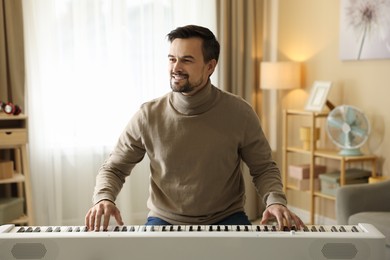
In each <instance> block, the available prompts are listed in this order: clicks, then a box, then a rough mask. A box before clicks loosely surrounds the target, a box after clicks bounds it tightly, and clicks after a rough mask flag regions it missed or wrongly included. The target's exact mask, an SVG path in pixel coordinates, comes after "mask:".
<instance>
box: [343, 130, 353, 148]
mask: <svg viewBox="0 0 390 260" xmlns="http://www.w3.org/2000/svg"><path fill="white" fill-rule="evenodd" d="M345 137H346V138H345V146H346V147H347V148H349V147H351V146H352V145H351V144H352V142H353V139H354V137H353V136H352V135H351V132H347V133H345Z"/></svg>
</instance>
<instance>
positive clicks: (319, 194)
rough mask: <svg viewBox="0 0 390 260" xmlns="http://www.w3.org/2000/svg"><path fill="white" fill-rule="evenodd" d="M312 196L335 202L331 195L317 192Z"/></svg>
mask: <svg viewBox="0 0 390 260" xmlns="http://www.w3.org/2000/svg"><path fill="white" fill-rule="evenodd" d="M314 196H316V197H321V198H324V199H328V200H336V197H335V196H331V195H328V194H325V193H322V192H319V191H317V192H314Z"/></svg>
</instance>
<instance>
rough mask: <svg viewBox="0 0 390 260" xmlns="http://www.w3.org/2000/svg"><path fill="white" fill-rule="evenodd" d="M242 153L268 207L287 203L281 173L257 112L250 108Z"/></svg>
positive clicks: (258, 191)
mask: <svg viewBox="0 0 390 260" xmlns="http://www.w3.org/2000/svg"><path fill="white" fill-rule="evenodd" d="M243 135H244V137H243V142H242V145H241V148H240V153H241V157H242V159H243V161H244V162H245V163H246V164H247V166H248V167H249V170H250V174H251V176H252V178H253V183H254V185H255V187H256V190H257V193H258V194H259V195H260V196H261V197H262V198H263V201H264V203H265V205H266V206H267V207H268V206H269V205H272V204H281V205H286V204H287V199H286V196H285V194H284V192H283V184H282V181H281V175H280V171H279V168H278V167H277V165H276V162H275V161H274V160H273V159H272V152H271V148H270V146H269V143H268V140H267V139H266V137H265V135H264V133H263V130H262V128H261V125H260V120H259V118H258V116H257V114H256V112H255V111H254V110H253V109H252V108H250V109H248V112H247V117H246V122H245V127H244V131H243Z"/></svg>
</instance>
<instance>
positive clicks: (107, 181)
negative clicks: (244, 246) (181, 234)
mask: <svg viewBox="0 0 390 260" xmlns="http://www.w3.org/2000/svg"><path fill="white" fill-rule="evenodd" d="M168 40H169V41H170V43H171V45H170V50H169V54H168V61H169V66H168V68H169V75H170V85H171V89H172V92H170V93H168V94H166V95H165V96H163V97H160V98H157V99H155V100H152V101H150V102H147V103H145V104H143V105H142V106H141V108H140V109H139V111H138V112H137V113H136V114H135V115H134V117H133V118H132V119H131V120H130V122H129V124H128V125H127V127H126V128H125V130H124V131H123V133H122V134H121V136H120V137H119V140H118V143H117V145H116V147H115V148H114V150H113V151H112V153H111V154H110V156H109V158H108V159H107V160H106V162H105V163H104V164H103V165H102V167H101V169H100V171H99V173H98V176H97V178H96V186H95V192H94V196H93V203H94V206H92V207H91V209H90V210H89V211H88V212H87V215H86V217H85V223H86V226H87V227H88V228H89V229H90V230H99V228H100V227H101V225H102V226H103V229H105V228H106V227H107V225H108V223H109V219H110V217H111V216H114V217H115V219H116V221H117V222H118V224H119V225H123V221H122V217H121V215H120V212H119V209H118V208H117V207H116V206H115V203H114V202H115V199H116V197H117V195H118V193H119V192H120V190H121V188H122V186H123V183H124V181H125V178H126V177H127V176H129V175H130V173H131V171H132V169H133V167H134V166H135V165H136V164H137V163H138V162H140V161H141V160H142V159H143V157H144V155H145V154H147V156H148V157H149V159H150V187H149V190H150V194H149V199H148V202H147V205H148V208H149V209H150V212H149V215H148V218H147V220H146V225H171V224H199V225H250V224H251V222H250V221H249V220H248V217H247V215H246V214H245V212H244V203H245V187H244V179H243V175H242V172H241V166H240V165H241V162H242V161H243V162H245V163H246V164H247V165H248V167H249V169H250V174H251V176H252V178H253V183H254V185H255V187H256V189H257V191H258V193H259V195H260V196H262V198H263V200H264V202H265V204H266V205H267V208H266V210H265V211H264V213H263V219H262V223H264V222H266V221H267V220H268V219H270V218H271V217H275V218H276V220H277V221H278V223H279V226H280V227H282V226H283V225H288V226H290V225H292V224H293V223H295V225H296V226H297V227H298V228H299V227H301V226H303V223H302V221H301V220H300V218H299V217H297V216H296V215H295V214H294V213H292V212H291V211H290V210H289V209H288V208H287V207H286V197H285V194H284V193H283V191H282V183H281V177H280V172H279V169H278V167H277V165H276V164H275V162H274V161H273V160H272V158H271V150H270V147H269V144H268V142H267V140H266V138H265V137H264V134H263V131H262V129H261V126H260V122H259V119H258V117H257V115H256V113H255V112H254V110H253V109H252V107H251V106H250V105H249V104H248V103H247V102H245V101H244V100H243V99H242V98H240V97H238V96H235V95H233V94H230V93H227V92H224V91H222V90H220V89H219V88H216V87H215V86H213V85H212V84H211V82H210V76H211V74H212V73H213V72H214V69H215V67H216V65H217V63H218V57H219V51H220V46H219V43H218V41H217V40H216V38H215V36H214V34H213V33H212V32H211V31H210V30H209V29H207V28H204V27H200V26H195V25H189V26H184V27H179V28H177V29H175V30H173V31H171V32H170V33H169V34H168Z"/></svg>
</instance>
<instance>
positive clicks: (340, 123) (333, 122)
mask: <svg viewBox="0 0 390 260" xmlns="http://www.w3.org/2000/svg"><path fill="white" fill-rule="evenodd" d="M328 124H329V125H330V126H333V127H335V128H339V129H341V128H342V127H343V121H342V120H340V119H338V118H335V117H329V118H328Z"/></svg>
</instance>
